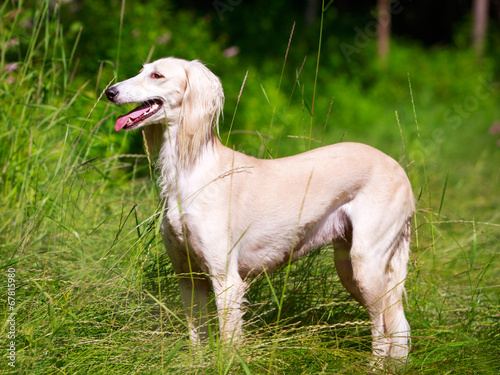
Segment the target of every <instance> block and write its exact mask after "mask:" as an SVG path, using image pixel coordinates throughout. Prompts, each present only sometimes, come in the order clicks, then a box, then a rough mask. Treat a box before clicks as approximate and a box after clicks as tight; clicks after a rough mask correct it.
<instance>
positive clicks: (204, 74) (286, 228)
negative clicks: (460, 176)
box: [106, 57, 415, 360]
mask: <svg viewBox="0 0 500 375" xmlns="http://www.w3.org/2000/svg"><path fill="white" fill-rule="evenodd" d="M106 96H107V97H108V99H109V100H110V101H111V102H113V103H117V104H124V103H141V104H140V106H139V107H137V108H136V109H134V110H133V111H131V112H130V113H128V114H126V115H123V116H120V117H119V118H118V120H117V121H116V125H115V129H116V131H120V130H132V129H137V128H140V127H143V126H145V128H144V130H143V131H144V137H145V140H146V142H145V145H146V147H147V149H148V150H149V151H150V152H152V150H154V149H155V148H156V149H157V150H159V156H158V168H159V170H160V173H161V177H160V181H159V183H160V188H161V198H162V200H163V203H164V204H163V206H162V207H164V209H163V211H162V213H163V220H162V224H161V228H162V236H163V241H164V243H165V247H166V250H167V252H168V255H169V256H170V259H171V261H172V264H173V267H174V270H175V271H176V273H177V274H178V275H179V280H180V289H181V294H182V300H183V303H184V305H185V309H186V314H187V316H188V320H189V327H190V337H191V340H192V342H193V343H194V344H195V345H196V344H197V343H198V342H199V340H201V339H203V338H204V337H206V336H207V334H208V330H207V326H206V318H207V304H208V303H209V290H210V286H212V288H213V291H214V294H215V302H216V306H217V312H218V316H219V326H220V334H221V339H222V340H223V342H227V341H230V340H236V339H238V337H240V336H241V334H242V324H243V319H242V318H243V313H244V309H243V302H244V295H245V291H246V289H247V283H246V280H247V278H249V277H252V276H256V275H259V274H261V273H263V271H264V270H265V271H266V272H270V271H272V270H274V269H277V268H278V267H280V266H282V265H283V264H287V263H288V262H289V261H290V259H295V258H298V257H300V256H301V255H303V254H306V253H307V252H308V251H309V250H310V249H313V248H317V247H319V246H321V245H324V244H330V243H333V245H334V259H335V265H336V268H337V272H338V275H339V277H340V281H341V282H342V284H343V285H344V287H345V288H346V289H347V290H348V291H349V293H350V294H351V295H352V296H353V297H354V298H355V299H356V300H357V301H358V302H359V303H360V304H361V305H362V306H364V307H365V308H366V309H367V312H368V315H369V318H370V321H371V332H372V336H373V344H372V348H373V354H375V355H376V356H379V357H391V358H395V359H399V360H404V359H405V358H407V356H408V350H409V343H410V326H409V324H408V322H407V320H406V318H405V314H404V311H403V301H402V296H403V294H404V282H405V279H406V276H407V263H408V257H409V242H410V232H411V226H410V220H411V217H412V215H413V212H414V210H415V202H414V196H413V193H412V190H411V186H410V183H409V181H408V177H407V176H406V173H405V171H404V170H403V168H401V166H400V165H399V164H398V163H397V162H396V161H395V160H393V159H392V158H390V157H389V156H387V155H386V154H384V153H382V152H381V151H378V150H376V149H374V148H372V147H370V146H367V145H363V144H359V143H347V142H346V143H339V144H335V145H330V146H325V147H320V148H317V149H314V150H311V151H308V152H304V153H302V154H299V155H295V156H290V157H284V158H280V159H274V160H270V159H267V160H266V159H257V158H254V157H251V156H247V155H245V154H243V153H240V152H237V151H234V150H233V149H230V148H228V147H225V146H224V145H222V143H221V142H220V141H219V138H218V137H217V133H218V130H219V117H220V115H221V112H222V107H223V104H224V93H223V89H222V84H221V82H220V80H219V78H218V77H217V76H216V75H214V74H213V73H212V72H211V71H210V70H209V69H208V68H207V67H206V66H205V65H203V64H202V63H201V62H199V61H198V60H194V61H186V60H182V59H177V58H172V57H169V58H163V59H160V60H157V61H155V62H153V63H149V64H145V65H144V66H143V68H142V70H141V71H140V72H139V74H138V75H137V76H135V77H133V78H130V79H128V80H126V81H123V82H119V83H117V84H115V85H114V86H112V87H110V88H109V89H108V90H106ZM375 358H377V357H375Z"/></svg>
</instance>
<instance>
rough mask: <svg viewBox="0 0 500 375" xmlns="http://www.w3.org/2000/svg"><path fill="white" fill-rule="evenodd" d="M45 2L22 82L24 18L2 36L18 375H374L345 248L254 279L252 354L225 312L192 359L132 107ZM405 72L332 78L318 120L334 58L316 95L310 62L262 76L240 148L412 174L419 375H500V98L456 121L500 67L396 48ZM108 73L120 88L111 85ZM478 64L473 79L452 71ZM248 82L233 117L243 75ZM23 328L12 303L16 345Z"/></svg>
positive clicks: (6, 198) (7, 234)
mask: <svg viewBox="0 0 500 375" xmlns="http://www.w3.org/2000/svg"><path fill="white" fill-rule="evenodd" d="M41 4H42V6H41V8H40V9H39V10H38V12H36V14H35V16H36V17H35V22H34V27H33V28H32V34H31V36H29V37H28V39H27V40H28V41H29V44H28V49H27V50H26V51H27V52H26V54H24V55H22V56H20V58H19V62H18V63H19V65H18V67H17V69H15V70H13V71H12V72H8V71H7V70H6V69H5V68H6V64H7V63H9V62H10V61H7V59H6V57H5V56H6V54H5V51H6V48H5V46H6V43H7V42H8V40H9V37H11V36H12V35H16V33H17V32H18V25H17V24H16V22H17V21H16V20H15V19H14V20H12V21H10V22H11V23H10V24H8V25H7V24H6V25H4V26H3V27H4V29H5V30H7V31H8V33H2V36H0V47H1V48H0V49H1V50H2V56H1V57H2V58H1V66H0V72H1V74H2V76H1V79H0V82H1V83H0V98H1V106H0V116H1V132H0V146H1V148H0V189H1V198H0V207H1V213H2V215H1V216H2V221H1V222H0V229H1V230H0V254H1V255H2V256H1V262H2V270H3V271H4V272H3V273H2V280H1V285H2V286H5V287H6V286H7V272H6V270H7V269H8V268H9V267H14V268H15V269H16V286H17V288H16V292H15V293H16V294H15V299H16V302H15V312H16V313H17V315H16V326H15V329H16V339H15V340H16V354H17V356H16V368H15V369H11V368H10V367H9V366H8V360H7V358H6V355H5V352H4V353H2V356H0V369H1V371H2V373H11V374H76V373H80V374H81V373H86V374H160V373H165V374H177V373H183V374H186V373H189V374H230V373H232V374H313V373H314V374H321V373H325V374H328V373H333V374H364V373H367V371H368V369H369V366H368V363H369V359H370V343H371V338H370V331H369V326H368V322H367V315H366V313H365V311H364V310H363V309H362V308H361V307H360V306H359V305H357V304H356V303H355V302H354V301H353V300H352V299H351V298H350V297H349V295H348V294H347V292H346V291H344V290H343V288H342V287H341V286H340V283H339V281H338V278H337V276H336V272H335V270H334V266H333V262H332V260H333V254H332V251H333V250H332V249H331V248H325V249H323V250H322V251H321V252H317V251H316V252H313V253H312V254H310V255H309V256H307V257H305V258H303V259H301V260H299V261H298V262H295V263H293V264H292V265H291V266H290V267H289V269H282V270H280V271H278V272H275V273H273V274H271V275H269V277H265V276H262V277H259V278H256V279H255V280H252V281H251V286H250V290H249V292H248V295H247V298H248V300H249V303H248V312H247V314H246V317H245V318H246V321H247V324H246V332H247V336H246V342H245V345H243V346H242V347H240V348H239V349H238V350H235V351H231V352H227V351H225V349H224V348H221V347H220V345H219V343H218V341H217V338H216V337H217V321H216V318H215V314H214V315H212V318H211V320H210V327H211V330H212V333H213V334H212V336H211V340H210V342H209V343H208V344H207V346H206V347H204V348H203V349H202V351H201V353H194V352H193V351H192V350H191V349H190V345H189V343H188V340H187V328H186V325H185V321H184V317H183V314H182V312H181V303H180V297H179V289H178V286H177V280H176V277H175V275H174V274H173V271H172V269H171V266H170V263H169V261H168V259H167V257H166V254H165V252H164V249H163V245H162V243H161V238H160V237H161V236H160V235H159V223H158V217H157V216H155V215H154V214H155V212H157V211H158V193H157V188H156V183H155V179H156V176H151V175H150V168H149V165H148V162H147V159H146V157H145V156H144V155H143V154H138V153H136V152H133V153H132V154H131V153H130V150H131V146H130V145H131V144H132V143H133V142H135V143H137V138H140V137H141V135H140V133H138V132H136V133H127V134H114V131H113V126H112V122H113V121H112V118H114V117H116V114H113V111H114V108H112V107H110V106H109V105H108V104H107V103H105V102H102V101H100V100H99V95H100V93H101V89H102V88H103V87H104V86H105V85H106V83H107V82H104V78H102V79H101V82H95V81H91V82H88V83H85V82H82V81H81V80H78V79H75V78H74V76H73V75H72V72H73V71H74V70H75V64H76V59H75V58H72V56H73V52H72V51H76V52H74V53H75V54H78V46H74V45H71V46H69V47H68V46H67V45H65V43H64V35H63V30H62V29H61V28H60V27H59V23H58V19H57V18H50V17H49V16H48V13H47V9H48V8H47V6H46V5H47V4H48V3H47V2H42V3H41ZM4 6H5V5H4ZM5 7H6V6H5ZM6 9H7V8H3V10H2V12H3V13H2V16H5V12H6ZM324 42H325V43H328V40H326V41H324ZM291 48H292V49H293V45H292V47H291ZM412 50H413V51H415V50H416V51H418V52H419V53H420V54H422V55H423V56H424V57H421V58H414V57H413V54H412V53H410V52H411V51H412ZM366 53H367V54H368V53H370V51H369V50H367V51H366ZM323 55H324V54H323ZM325 59H328V57H326V56H325ZM391 59H392V60H391V61H392V64H394V66H392V67H391V68H392V69H389V70H388V71H386V72H384V71H377V70H376V68H368V69H367V70H368V71H366V72H363V74H361V73H359V75H358V74H357V73H349V74H346V75H343V74H342V73H335V74H338V75H335V76H334V73H332V72H329V71H326V70H325V69H322V68H321V67H320V68H319V73H318V81H317V88H316V90H317V91H315V92H316V99H315V104H314V114H315V117H314V118H311V117H310V115H309V109H308V108H311V98H312V92H311V91H310V90H312V89H313V86H316V83H315V73H316V71H315V68H316V61H312V60H313V59H310V61H307V62H306V64H305V66H304V69H303V71H302V73H301V75H300V76H299V79H296V73H298V71H299V69H300V66H301V63H302V60H300V61H299V63H298V64H296V65H294V64H295V63H294V62H293V59H292V60H290V61H288V62H287V65H286V66H285V65H280V64H279V63H276V62H272V61H271V62H269V63H266V64H264V65H265V66H263V67H262V72H260V73H259V74H260V75H261V76H260V80H259V79H258V77H257V76H256V74H254V72H250V74H249V76H248V79H247V82H246V85H245V88H244V90H243V93H242V96H241V102H240V104H239V107H238V113H237V114H236V116H235V122H234V125H233V133H234V135H231V137H230V142H232V143H233V144H235V147H237V148H240V149H242V150H244V151H247V152H249V153H253V154H259V153H260V154H261V155H263V147H262V145H264V144H265V145H266V146H267V147H268V149H269V153H268V155H269V154H271V155H274V154H275V153H276V152H277V153H278V154H279V155H284V154H290V153H297V152H300V151H302V150H304V149H307V147H308V143H309V142H310V141H311V138H310V137H309V130H310V124H313V127H314V128H313V131H312V138H313V139H318V140H321V139H323V142H324V143H332V142H338V141H340V139H345V140H350V141H364V142H367V143H369V144H372V145H374V146H376V147H378V148H380V149H382V150H384V151H386V152H388V153H390V154H391V155H392V156H393V157H395V158H396V159H397V160H399V161H400V162H401V164H402V165H403V166H405V167H406V168H407V171H408V173H409V176H410V179H411V181H412V186H413V188H414V192H415V195H416V197H417V198H418V213H417V214H416V216H415V219H414V225H413V226H414V233H413V236H412V256H411V262H410V272H409V277H408V280H407V292H408V303H407V307H406V311H407V317H408V320H409V322H410V325H411V326H412V330H413V332H412V334H413V344H412V350H411V354H410V362H409V364H408V366H407V367H406V368H405V369H403V370H402V373H406V374H497V373H498V372H499V371H500V361H499V359H498V358H500V351H499V349H498V348H499V347H500V322H499V320H500V316H499V308H500V301H499V299H500V297H499V282H498V275H499V272H500V262H499V260H498V255H497V253H498V250H499V247H500V240H499V238H500V210H499V207H500V197H499V196H500V194H499V193H500V191H499V189H498V186H499V184H500V173H499V168H498V166H499V165H500V150H499V149H498V147H497V146H496V145H495V142H496V140H495V139H494V138H493V137H492V136H490V135H489V134H488V133H487V129H488V127H489V125H491V123H492V122H493V121H495V120H498V119H500V113H499V109H498V105H497V103H498V99H499V93H498V88H496V87H495V86H494V85H493V83H490V84H489V85H488V86H487V87H488V89H489V90H490V89H491V91H488V92H489V94H488V95H486V96H485V98H484V99H481V100H480V101H479V104H478V108H476V109H474V110H470V111H467V112H465V113H463V112H460V114H461V115H460V116H459V118H458V120H457V119H456V118H453V117H452V118H451V121H448V122H447V121H446V119H449V120H450V116H457V115H458V114H459V111H457V110H456V109H455V108H456V105H462V106H463V105H464V104H466V103H467V100H468V99H467V98H469V97H474V95H475V92H476V88H477V87H478V85H480V84H481V83H480V81H479V78H478V77H480V76H486V77H487V76H488V74H489V73H490V72H492V71H493V70H492V68H491V66H489V65H488V62H487V61H486V62H485V63H484V64H482V65H479V64H478V65H477V66H473V67H471V66H470V62H471V61H474V60H473V58H472V57H471V56H469V54H468V52H467V51H449V50H443V51H424V50H422V49H419V47H416V46H413V47H412V48H408V47H405V46H403V45H396V46H395V47H394V48H393V55H392V56H391ZM450 62H454V63H455V64H454V65H453V64H450ZM124 64H125V62H124V61H122V62H121V65H122V66H123V65H124ZM106 66H108V65H105V66H104V67H103V72H102V73H103V75H102V76H103V77H112V76H113V75H114V73H115V72H113V71H110V69H109V68H106ZM453 66H458V68H454V67H453ZM463 66H466V67H468V69H469V70H468V71H470V73H468V74H467V73H463V72H462V73H461V75H458V73H457V71H453V70H454V69H457V70H460V69H461V67H463ZM282 67H283V70H281V69H282ZM443 67H448V68H449V70H452V72H448V71H447V70H445V69H443ZM106 69H108V70H106ZM353 69H354V70H355V67H353ZM408 72H409V73H410V80H411V83H412V93H413V98H412V97H411V96H410V89H409V85H408V74H407V73H408ZM233 73H234V76H235V77H236V78H234V77H233V83H232V85H233V86H234V87H237V88H236V89H234V90H232V89H228V88H227V87H226V95H227V96H228V105H227V108H226V111H227V112H228V113H229V114H230V115H229V116H228V115H226V119H231V118H232V110H233V109H234V105H233V103H235V100H236V98H237V96H238V93H239V85H240V84H241V82H239V83H238V79H242V78H243V76H244V74H240V73H239V72H233ZM280 75H281V76H280ZM280 77H282V79H283V83H282V85H280V93H279V95H278V93H277V91H276V87H278V82H280V80H281V78H280ZM96 79H97V78H96ZM227 79H228V78H226V80H227ZM491 81H492V82H493V81H494V80H491ZM478 82H479V83H478ZM96 86H98V87H100V89H99V90H95V87H96ZM228 86H229V87H231V83H229V85H228ZM263 90H264V91H265V92H266V94H267V97H269V98H277V99H276V104H275V103H274V102H273V103H272V105H270V104H269V105H268V104H267V101H266V98H265V96H264V95H263ZM332 95H333V96H335V99H334V102H333V103H334V104H333V106H332V110H331V111H330V110H329V108H330V103H331V99H332V98H331V96H332ZM412 101H413V102H414V104H415V110H414V108H413V105H412ZM450 110H451V111H452V112H451V113H450V112H449V111H450ZM266 111H268V112H266ZM395 111H397V116H396V114H395ZM447 111H448V112H447ZM273 113H275V116H276V117H275V118H274V119H273V120H271V118H272V115H273ZM415 113H416V114H417V116H418V117H417V118H415ZM327 114H329V122H328V124H327V126H326V130H325V121H326V118H327ZM110 115H111V117H110V118H108V116H110ZM446 115H448V116H446ZM103 119H105V120H104V121H103ZM271 121H273V123H274V125H273V128H272V134H270V135H271V138H262V137H259V136H254V135H251V134H250V135H249V134H241V133H240V134H238V132H237V130H238V129H239V130H247V131H251V132H253V131H257V130H259V131H266V129H269V127H270V126H269V124H270V123H271ZM417 124H418V128H417ZM228 127H229V126H227V127H226V129H227V128H228ZM400 130H401V131H400ZM437 130H439V131H437ZM264 135H265V133H264ZM288 135H292V136H301V137H302V136H304V138H291V137H288ZM222 139H224V140H225V139H226V137H225V135H224V134H222ZM263 139H264V141H263ZM278 142H279V149H278ZM311 143H312V145H313V146H315V145H318V144H316V143H314V142H311ZM132 150H134V149H133V148H132ZM285 284H286V288H285V289H283V287H284V285H285ZM2 295H4V294H2ZM281 296H283V297H282V298H281ZM280 304H281V306H279V305H280ZM9 312H10V311H9V310H8V304H7V301H6V297H5V298H2V304H1V305H0V314H1V318H2V327H3V332H4V333H3V334H2V337H3V341H2V342H4V343H5V344H7V342H8V340H7V327H8V322H7V318H8V313H9ZM212 313H215V311H214V308H213V306H212ZM5 346H6V345H5Z"/></svg>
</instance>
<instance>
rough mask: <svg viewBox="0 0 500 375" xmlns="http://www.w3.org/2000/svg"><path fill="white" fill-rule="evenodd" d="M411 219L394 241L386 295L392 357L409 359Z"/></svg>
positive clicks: (386, 314)
mask: <svg viewBox="0 0 500 375" xmlns="http://www.w3.org/2000/svg"><path fill="white" fill-rule="evenodd" d="M410 235H411V218H410V219H408V221H407V222H406V223H405V224H404V227H403V230H402V231H401V234H400V236H399V239H398V241H396V243H395V244H394V250H393V255H392V257H391V259H390V261H389V263H388V265H387V268H386V270H385V272H386V286H387V290H386V294H385V298H384V302H385V306H384V326H385V334H386V336H387V337H388V338H389V339H390V342H391V347H390V352H389V356H390V357H391V358H394V359H406V358H407V357H408V351H409V348H410V343H411V340H410V325H409V324H408V321H407V320H406V317H405V313H404V310H403V295H404V296H405V297H406V292H405V287H404V283H405V279H406V276H407V264H408V259H409V254H410Z"/></svg>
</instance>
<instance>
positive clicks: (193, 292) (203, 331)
mask: <svg viewBox="0 0 500 375" xmlns="http://www.w3.org/2000/svg"><path fill="white" fill-rule="evenodd" d="M179 284H180V289H181V298H182V302H183V304H184V308H185V311H186V316H187V319H188V323H189V335H190V338H191V344H192V345H193V346H194V347H195V348H197V347H198V346H199V345H200V342H201V341H202V340H205V339H207V338H208V328H207V305H208V302H209V291H210V282H209V281H208V280H207V278H206V277H204V276H202V275H196V274H187V275H183V276H182V277H181V278H180V280H179Z"/></svg>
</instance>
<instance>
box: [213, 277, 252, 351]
mask: <svg viewBox="0 0 500 375" xmlns="http://www.w3.org/2000/svg"><path fill="white" fill-rule="evenodd" d="M211 279H212V284H213V288H214V293H215V303H216V305H217V314H218V315H219V327H220V336H221V340H222V341H224V342H234V341H238V340H239V338H240V337H241V334H242V326H243V314H244V309H243V301H244V295H245V292H246V289H247V285H246V283H245V282H244V281H243V280H242V279H241V277H240V276H239V275H238V274H237V272H236V273H229V274H228V275H224V276H221V277H217V276H212V277H211Z"/></svg>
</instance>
